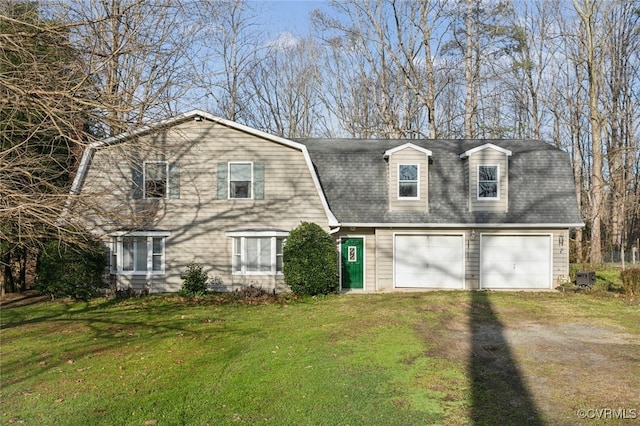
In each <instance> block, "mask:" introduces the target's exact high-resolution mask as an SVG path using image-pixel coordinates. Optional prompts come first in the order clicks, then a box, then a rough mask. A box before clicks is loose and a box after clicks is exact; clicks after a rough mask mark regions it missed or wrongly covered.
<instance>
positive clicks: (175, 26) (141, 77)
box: [50, 0, 200, 135]
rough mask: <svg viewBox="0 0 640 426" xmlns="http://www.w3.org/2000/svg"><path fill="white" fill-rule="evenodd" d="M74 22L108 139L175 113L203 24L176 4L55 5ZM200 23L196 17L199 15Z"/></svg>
mask: <svg viewBox="0 0 640 426" xmlns="http://www.w3.org/2000/svg"><path fill="white" fill-rule="evenodd" d="M50 4H51V7H52V9H53V10H52V13H53V14H55V16H57V18H58V19H60V20H62V21H64V22H68V23H69V31H70V36H71V38H72V40H73V43H74V46H75V48H76V49H77V50H78V51H79V52H80V53H81V54H82V57H83V61H84V63H85V65H84V66H85V73H86V74H87V75H90V76H91V81H92V83H93V84H95V85H96V92H97V93H99V98H98V99H96V101H98V103H99V104H100V105H102V111H103V116H102V117H101V118H100V121H101V124H102V126H103V130H104V132H105V133H106V134H107V135H115V134H119V133H121V132H122V131H125V130H128V128H130V127H136V126H140V125H141V124H142V123H143V122H145V121H147V120H149V119H159V118H164V117H166V116H169V115H171V114H174V113H175V112H176V111H177V109H178V108H179V103H180V99H181V97H182V96H184V95H185V93H186V91H187V90H188V89H189V88H190V83H189V82H190V81H192V79H191V78H190V76H189V75H185V74H184V73H185V70H190V69H191V68H190V67H188V66H187V65H188V64H189V63H190V61H191V55H192V54H193V51H192V46H193V43H194V39H195V36H196V35H197V34H199V29H200V26H199V24H200V23H199V22H198V21H197V19H196V21H194V18H192V17H193V16H194V14H193V13H191V12H192V11H191V10H190V9H189V8H190V7H195V5H193V4H191V3H187V2H185V3H184V4H183V3H182V2H180V1H177V0H158V1H153V2H149V1H146V0H89V1H81V2H68V1H59V2H56V1H52V2H51V3H50ZM196 18H197V16H196Z"/></svg>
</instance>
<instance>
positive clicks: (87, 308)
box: [0, 291, 640, 425]
mask: <svg viewBox="0 0 640 426" xmlns="http://www.w3.org/2000/svg"><path fill="white" fill-rule="evenodd" d="M638 318H640V303H639V301H638V300H637V299H632V298H623V297H619V298H613V297H594V296H591V295H585V294H573V293H565V294H562V293H554V292H548V293H526V292H522V293H507V292H505V293H499V292H496V293H488V292H453V291H452V292H428V293H406V294H373V295H340V296H330V297H325V298H318V299H312V298H309V299H302V300H292V299H290V298H286V297H284V298H280V299H278V300H277V301H271V302H270V303H264V302H260V303H259V304H254V305H247V304H239V303H220V298H219V297H204V298H201V299H195V300H193V301H189V300H186V299H182V298H179V297H174V296H152V297H147V298H142V299H129V300H124V301H106V300H104V299H98V300H95V301H92V302H91V303H88V304H87V303H65V302H44V303H39V304H36V305H32V306H25V307H14V308H6V307H3V308H2V312H1V319H0V321H1V326H2V331H1V334H0V337H1V339H2V340H1V344H2V347H1V352H2V353H1V359H0V367H1V380H2V382H1V386H2V387H1V395H0V398H1V400H2V405H1V407H0V423H2V424H10V423H25V424H38V425H43V424H45V425H46V424H65V425H87V424H105V425H124V424H132V425H145V424H146V425H155V424H157V425H177V424H189V425H206V424H212V425H213V424H216V425H218V424H290V425H294V424H295V425H299V424H307V425H338V424H341V425H374V424H376V425H377V424H380V425H382V424H385V425H412V424H415V425H425V424H495V423H496V422H500V423H502V424H577V423H580V422H584V421H585V420H584V419H581V418H580V415H581V414H582V413H583V412H581V411H579V410H589V409H603V408H611V409H625V410H628V411H625V414H626V415H627V416H631V415H632V414H633V413H634V412H635V411H631V410H638V409H640V406H638V405H639V402H638V399H637V397H638V395H639V394H640V383H639V382H638V380H637V378H638V377H640V362H639V361H640V349H639V348H640V321H638ZM585 413H595V411H593V412H587V411H585ZM638 414H640V412H639V413H638ZM587 420H588V419H587Z"/></svg>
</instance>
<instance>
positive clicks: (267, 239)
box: [227, 231, 286, 275]
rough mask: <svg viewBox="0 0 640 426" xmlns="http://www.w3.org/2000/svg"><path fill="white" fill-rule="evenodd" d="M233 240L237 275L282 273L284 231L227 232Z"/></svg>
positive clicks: (234, 264) (235, 272)
mask: <svg viewBox="0 0 640 426" xmlns="http://www.w3.org/2000/svg"><path fill="white" fill-rule="evenodd" d="M227 235H229V236H231V237H232V241H233V243H232V244H233V251H232V253H233V259H232V264H233V273H234V274H236V275H276V274H281V273H282V246H283V245H284V240H285V238H286V233H284V232H279V231H277V232H271V231H268V232H253V233H236V232H232V233H229V234H227Z"/></svg>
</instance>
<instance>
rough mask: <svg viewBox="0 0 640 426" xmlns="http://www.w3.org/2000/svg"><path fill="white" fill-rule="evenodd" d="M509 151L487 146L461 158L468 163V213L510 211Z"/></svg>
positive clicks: (463, 154) (474, 149)
mask: <svg viewBox="0 0 640 426" xmlns="http://www.w3.org/2000/svg"><path fill="white" fill-rule="evenodd" d="M511 154H512V152H511V151H509V150H508V149H504V148H501V147H499V146H496V145H493V144H491V143H487V144H484V145H480V146H477V147H475V148H472V149H470V150H467V151H465V152H463V153H462V154H460V158H461V159H463V160H464V159H467V160H468V161H467V175H468V176H469V195H468V197H469V198H468V204H469V211H472V212H473V211H488V212H507V211H508V209H509V188H508V187H509V179H508V176H509V157H510V156H511Z"/></svg>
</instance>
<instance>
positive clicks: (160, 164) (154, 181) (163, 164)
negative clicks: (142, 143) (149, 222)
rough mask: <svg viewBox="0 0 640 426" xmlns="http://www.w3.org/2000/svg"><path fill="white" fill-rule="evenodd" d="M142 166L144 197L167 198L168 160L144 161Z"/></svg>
mask: <svg viewBox="0 0 640 426" xmlns="http://www.w3.org/2000/svg"><path fill="white" fill-rule="evenodd" d="M143 168H144V171H143V179H144V181H143V188H144V198H167V195H168V194H169V162H168V161H145V162H144V163H143Z"/></svg>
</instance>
